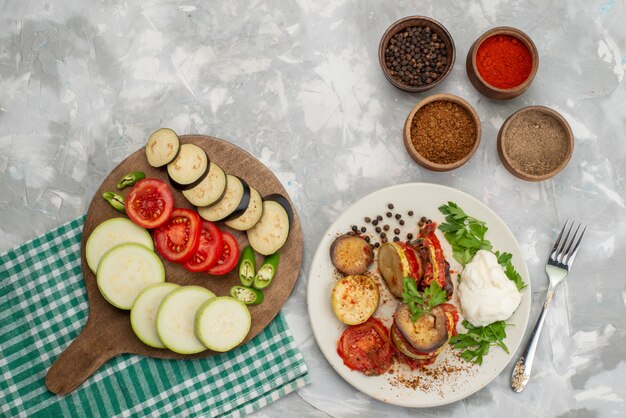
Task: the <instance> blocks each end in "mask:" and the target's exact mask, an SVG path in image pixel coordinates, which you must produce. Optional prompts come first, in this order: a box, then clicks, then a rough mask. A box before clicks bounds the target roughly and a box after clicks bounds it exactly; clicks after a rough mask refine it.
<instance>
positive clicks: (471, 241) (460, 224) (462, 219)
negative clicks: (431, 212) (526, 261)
mask: <svg viewBox="0 0 626 418" xmlns="http://www.w3.org/2000/svg"><path fill="white" fill-rule="evenodd" d="M439 211H440V212H441V213H442V214H443V215H444V216H445V217H446V222H444V223H442V224H441V225H439V230H441V232H443V235H444V236H445V237H446V240H447V241H448V242H449V243H450V246H451V247H452V255H453V257H454V258H455V259H456V261H458V262H459V263H461V265H462V266H463V267H465V265H466V264H467V263H469V262H470V261H472V259H473V258H474V256H475V255H476V253H477V252H478V251H479V250H487V251H493V245H491V242H490V241H489V240H487V239H486V238H485V234H486V233H487V224H486V223H485V222H484V221H481V220H478V219H476V218H474V217H472V216H469V215H468V214H467V213H465V211H464V210H463V209H461V208H460V207H459V206H458V205H457V204H456V203H454V202H448V204H447V205H442V206H440V207H439ZM494 254H495V255H496V257H497V258H498V264H500V265H501V266H502V267H503V269H504V274H506V277H508V278H509V280H512V281H513V282H514V283H515V286H517V290H522V289H523V288H524V287H526V285H525V284H524V280H522V276H520V274H519V273H518V272H517V271H516V270H515V267H513V263H512V262H511V258H512V257H513V256H512V255H511V254H510V253H501V252H499V251H495V252H494Z"/></svg>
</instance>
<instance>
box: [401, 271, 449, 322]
mask: <svg viewBox="0 0 626 418" xmlns="http://www.w3.org/2000/svg"><path fill="white" fill-rule="evenodd" d="M446 300H447V294H446V291H445V290H443V289H442V288H441V286H439V284H438V283H437V282H436V281H435V280H433V281H432V282H430V286H428V287H427V288H425V289H424V291H423V292H420V291H419V290H417V283H415V280H413V279H412V278H410V277H404V278H403V279H402V302H404V303H405V304H406V305H407V306H408V307H409V311H410V312H411V321H413V322H415V321H417V318H419V317H420V316H422V315H423V314H425V313H428V312H430V311H431V310H432V309H433V308H434V307H435V306H437V305H441V304H442V303H444V302H445V301H446Z"/></svg>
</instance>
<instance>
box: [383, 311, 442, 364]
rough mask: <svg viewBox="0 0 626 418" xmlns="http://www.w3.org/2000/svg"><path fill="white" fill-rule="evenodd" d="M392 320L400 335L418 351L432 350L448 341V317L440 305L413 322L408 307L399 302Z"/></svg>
mask: <svg viewBox="0 0 626 418" xmlns="http://www.w3.org/2000/svg"><path fill="white" fill-rule="evenodd" d="M394 322H395V324H396V325H397V326H398V329H399V330H400V332H401V333H402V336H403V337H404V338H406V340H407V341H408V342H409V344H411V346H412V347H413V348H414V349H415V350H417V351H419V352H422V353H430V352H433V351H435V350H437V349H438V348H440V347H441V346H442V345H444V344H445V343H446V342H447V341H448V318H447V316H446V312H445V310H444V309H443V308H442V307H441V305H439V306H435V307H434V308H433V309H432V310H431V311H430V313H425V314H423V315H422V316H420V317H419V318H417V321H415V322H413V321H412V320H411V312H410V311H409V307H408V306H407V305H406V304H404V303H401V304H400V305H398V308H397V309H396V313H395V314H394Z"/></svg>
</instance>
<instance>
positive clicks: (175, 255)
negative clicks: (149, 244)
mask: <svg viewBox="0 0 626 418" xmlns="http://www.w3.org/2000/svg"><path fill="white" fill-rule="evenodd" d="M201 232H202V220H201V219H200V216H199V215H198V214H197V213H196V212H195V211H193V210H189V209H180V208H177V209H174V211H173V212H172V216H171V217H170V218H169V219H168V220H167V222H166V223H165V224H163V225H161V226H160V227H158V228H157V229H155V230H154V244H155V246H156V249H157V251H158V252H159V254H161V255H162V256H163V257H164V258H165V259H167V260H169V261H173V262H175V263H182V262H184V261H187V260H188V259H190V258H191V257H193V255H194V254H195V253H196V251H198V246H199V245H200V233H201Z"/></svg>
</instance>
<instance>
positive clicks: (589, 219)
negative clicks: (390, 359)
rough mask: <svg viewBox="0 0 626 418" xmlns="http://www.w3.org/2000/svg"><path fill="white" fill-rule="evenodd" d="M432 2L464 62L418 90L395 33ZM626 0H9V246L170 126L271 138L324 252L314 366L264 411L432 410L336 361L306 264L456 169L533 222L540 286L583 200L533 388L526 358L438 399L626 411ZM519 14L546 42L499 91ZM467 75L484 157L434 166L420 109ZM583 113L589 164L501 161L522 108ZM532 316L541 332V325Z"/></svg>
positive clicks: (300, 326)
mask: <svg viewBox="0 0 626 418" xmlns="http://www.w3.org/2000/svg"><path fill="white" fill-rule="evenodd" d="M413 14H423V15H427V16H430V17H433V18H435V19H437V20H439V21H441V22H442V23H443V24H444V25H445V26H446V27H447V28H448V30H449V31H450V33H451V34H452V36H453V38H454V41H455V43H456V46H457V61H456V64H455V66H454V68H453V70H452V73H451V74H450V76H449V78H448V79H446V80H445V81H444V82H443V83H441V84H440V85H439V86H438V87H437V88H435V89H434V90H431V91H429V92H426V93H422V94H411V93H405V92H402V91H399V90H397V89H396V88H394V87H393V86H392V85H391V84H389V83H388V82H387V81H386V80H385V78H384V76H383V74H382V72H381V70H380V68H379V66H378V61H377V48H378V42H379V39H380V36H381V35H382V33H383V32H384V30H385V29H386V28H387V27H388V25H389V24H391V23H392V22H393V21H395V20H396V19H398V18H401V17H404V16H407V15H413ZM624 22H626V6H625V4H624V1H623V0H621V1H620V0H601V1H584V0H577V1H568V2H565V1H560V2H556V1H555V2H544V1H538V0H537V1H524V2H522V1H517V2H516V1H508V2H507V1H502V0H483V1H480V2H466V1H461V0H458V1H443V0H441V1H424V2H414V1H398V2H389V1H374V0H369V1H340V0H337V1H308V0H298V1H295V2H290V3H286V2H282V1H278V0H274V1H268V0H257V1H241V0H235V1H211V2H201V1H199V0H189V1H184V2H172V1H142V2H136V1H125V0H113V1H109V2H105V3H100V2H87V1H78V0H70V1H64V2H46V1H37V0H0V24H1V27H2V31H1V33H0V127H1V128H2V129H1V130H0V150H1V151H2V152H1V153H0V214H1V216H0V234H1V237H2V240H0V250H6V249H9V248H12V247H14V246H17V245H19V244H21V243H23V242H25V241H26V240H28V239H29V238H32V237H34V236H37V235H39V234H42V233H44V232H46V231H47V230H50V229H52V228H54V227H56V226H58V225H60V224H61V223H64V222H65V221H68V220H70V219H73V218H75V217H77V216H80V215H81V214H83V213H84V212H85V211H86V209H87V207H88V204H89V202H90V200H91V198H92V197H93V193H94V192H95V190H96V189H97V187H98V186H99V184H100V182H101V181H102V179H104V178H105V176H106V175H107V174H108V172H109V171H110V170H111V169H112V168H113V167H114V166H115V165H116V164H117V163H118V162H119V161H121V160H122V159H124V158H125V157H126V156H128V155H130V154H131V153H132V152H133V151H135V150H136V149H138V148H140V147H141V146H142V145H143V144H144V143H145V141H146V139H147V137H148V135H149V134H150V133H151V132H152V131H154V130H155V129H156V128H158V127H161V126H168V127H171V128H173V129H174V130H176V131H177V132H178V133H181V134H182V133H199V134H208V135H213V136H217V137H220V138H223V139H226V140H230V141H232V142H233V143H235V144H237V145H239V146H241V147H243V148H245V149H246V150H248V151H250V152H252V153H253V154H254V155H256V156H257V157H258V158H259V159H261V161H263V162H264V163H265V164H266V165H267V166H268V167H270V168H271V169H272V170H273V171H274V172H275V173H276V174H277V176H278V177H279V179H280V180H281V181H282V182H283V184H284V185H285V187H286V188H287V190H288V192H289V193H290V195H291V197H292V199H293V200H294V202H295V204H296V206H297V210H298V212H299V214H300V217H301V220H302V224H303V232H304V247H305V248H304V250H305V256H304V262H303V268H302V273H301V275H300V279H299V281H298V284H297V287H296V289H295V290H294V293H293V295H292V297H291V298H290V300H289V301H288V303H287V305H286V307H285V310H284V311H285V313H286V316H287V319H288V322H289V325H290V327H291V329H292V331H293V333H294V334H295V337H296V341H297V343H298V345H299V346H300V348H301V350H302V351H303V353H304V356H305V359H306V361H307V364H308V365H309V368H310V369H311V375H312V384H311V385H309V386H307V387H305V388H303V389H301V390H300V391H299V392H298V393H297V394H292V395H290V396H288V397H286V398H285V399H281V400H280V401H278V402H276V403H274V404H271V405H270V406H268V407H266V408H264V409H262V410H261V411H259V412H258V414H257V415H259V416H276V415H278V414H283V415H286V416H295V415H310V416H348V415H354V414H359V415H362V416H381V415H394V416H413V415H414V414H415V411H412V410H408V409H403V408H399V407H391V406H388V405H385V404H383V403H380V402H378V401H374V400H373V399H371V398H369V397H367V396H365V395H362V394H360V393H359V392H357V391H355V390H354V389H353V388H352V387H351V386H349V385H348V384H347V383H345V382H343V380H342V379H341V378H339V376H337V375H336V374H335V372H334V371H333V370H332V369H331V368H330V366H329V365H328V364H327V363H326V361H325V360H324V359H323V357H322V355H321V353H320V351H319V350H318V348H317V346H316V344H315V341H314V339H313V338H312V335H311V328H310V325H309V321H308V318H307V315H306V303H305V297H306V294H305V293H306V292H305V289H306V285H307V277H306V274H305V273H306V272H308V269H309V267H310V264H311V258H312V255H313V251H314V249H315V247H316V246H317V243H318V241H319V240H320V239H321V237H322V234H323V232H324V231H325V230H326V228H327V227H328V226H329V225H330V224H331V223H332V222H333V221H334V219H335V217H336V216H337V215H338V214H339V213H341V212H342V211H343V210H344V209H346V208H347V207H348V206H349V205H350V204H351V203H352V202H354V201H356V200H357V199H358V198H360V197H362V196H364V195H366V194H368V193H369V192H372V191H374V190H377V189H379V188H381V187H385V186H389V185H393V184H398V183H405V182H414V181H421V182H433V183H439V184H444V185H449V186H453V187H455V188H458V189H460V190H463V191H465V192H467V193H469V194H471V195H473V196H475V197H476V198H478V199H480V200H481V201H483V202H484V203H485V204H487V205H488V206H489V207H490V208H492V209H493V210H494V211H495V212H496V213H498V215H499V216H500V217H502V218H503V219H504V221H505V222H506V223H507V224H508V225H509V227H510V228H511V229H512V231H513V233H514V234H515V235H516V237H517V239H518V241H519V242H520V245H521V247H522V250H523V252H524V255H525V257H526V261H527V263H528V266H529V270H530V275H531V280H532V288H533V303H532V307H533V310H532V312H531V321H532V320H534V318H535V317H536V315H537V313H538V307H539V306H540V304H541V300H542V298H543V294H544V292H545V290H546V288H547V279H546V277H545V275H544V273H543V263H544V262H545V259H546V255H547V252H548V248H549V247H550V245H551V243H552V241H553V240H554V237H555V235H556V231H557V230H558V229H559V228H560V226H561V225H562V224H563V222H564V221H565V219H566V218H575V219H580V220H582V221H584V222H586V223H588V224H589V225H590V229H589V231H588V233H587V236H586V239H585V241H584V243H583V247H582V249H581V251H580V253H579V256H578V258H577V260H576V265H575V267H574V270H573V273H572V275H571V276H570V278H568V279H567V282H566V283H565V285H564V286H563V287H562V288H560V289H559V290H558V291H557V294H556V297H555V300H554V303H553V307H552V308H553V309H552V310H551V312H550V313H549V315H548V318H547V323H546V327H545V328H544V334H543V336H542V339H541V342H540V344H539V355H538V358H537V360H536V364H535V371H534V375H533V378H532V381H531V382H530V384H529V386H528V388H527V389H526V391H525V392H523V393H522V394H514V393H513V392H512V391H511V390H510V389H509V373H510V366H509V368H507V369H506V370H505V372H503V373H502V374H501V375H500V376H499V377H498V378H497V379H496V380H494V381H493V382H492V383H491V384H490V385H488V386H487V387H486V388H485V389H483V390H482V391H480V392H479V393H477V394H476V395H474V396H472V397H470V398H468V399H466V400H464V401H462V402H460V403H456V404H453V405H449V406H445V407H441V408H436V409H431V410H424V411H419V414H421V415H423V416H455V417H473V416H494V415H502V414H506V415H507V416H509V417H525V416H560V417H596V416H619V415H622V414H623V408H624V404H625V402H624V397H625V396H626V389H625V387H624V384H623V382H624V381H626V363H625V362H624V360H625V352H626V350H625V348H624V347H625V346H626V329H625V326H626V319H625V318H626V288H625V281H624V271H625V269H626V261H625V260H626V258H624V257H623V256H622V253H623V252H624V249H625V248H624V246H625V244H626V239H625V237H626V223H625V222H624V220H625V219H626V217H625V214H626V210H625V203H624V199H625V198H624V196H625V194H626V193H625V191H626V190H625V186H624V181H625V176H626V168H625V167H626V145H625V142H624V135H623V131H624V127H625V126H626V110H625V105H624V103H626V88H625V82H624V71H625V68H626V57H625V55H624V51H625V50H626V29H625V25H624ZM500 25H510V26H515V27H518V28H520V29H522V30H524V31H525V32H526V33H528V34H529V35H530V36H531V37H532V38H533V40H534V42H535V43H536V45H537V47H538V49H539V54H540V64H539V71H538V73H537V76H536V78H535V80H534V83H533V85H532V86H531V88H530V89H529V90H528V91H527V92H526V93H525V94H524V95H523V96H521V97H519V98H517V99H514V100H512V101H509V102H504V103H502V102H494V101H491V100H488V99H486V98H484V97H482V96H480V95H479V94H478V93H477V92H476V91H475V90H474V89H473V87H472V86H471V84H470V83H469V81H468V79H467V76H466V74H465V68H464V64H465V55H466V53H467V50H468V49H469V47H470V45H471V43H472V42H473V41H474V40H475V39H476V38H477V37H478V36H480V34H482V33H483V32H484V31H486V30H487V29H489V28H491V27H494V26H500ZM440 92H446V93H452V94H457V95H459V96H461V97H463V98H465V99H466V100H467V101H469V102H470V103H471V104H472V105H473V106H474V107H475V108H476V110H477V112H478V114H479V116H480V117H481V120H482V127H483V137H482V143H481V145H480V148H479V149H478V151H477V153H476V154H475V155H474V156H473V157H472V159H471V160H470V161H469V162H468V163H467V164H466V165H465V166H463V167H462V168H460V169H458V170H456V171H453V172H450V173H433V172H428V171H426V170H424V169H422V168H420V167H418V166H416V165H415V164H414V163H413V161H412V160H411V159H410V158H409V157H408V155H407V154H406V152H405V151H404V148H403V145H402V125H403V123H404V119H405V118H406V115H407V114H408V113H409V111H410V109H411V107H412V106H413V105H414V104H415V103H416V102H417V101H418V100H420V99H421V98H424V97H426V96H427V95H429V94H432V93H440ZM531 104H541V105H546V106H549V107H552V108H554V109H556V110H558V111H559V112H561V113H562V114H563V115H564V116H565V118H566V119H567V120H568V121H569V123H570V124H571V126H572V129H573V131H574V134H575V136H576V146H575V151H574V154H573V156H572V159H571V161H570V163H569V165H568V166H567V167H566V168H565V170H564V171H563V172H561V173H560V174H559V175H558V176H556V177H555V178H553V179H551V180H549V181H546V182H542V183H538V184H536V183H527V182H523V181H521V180H518V179H517V178H514V177H512V176H511V175H510V174H509V173H508V172H507V171H506V170H505V169H504V168H503V167H502V165H501V164H500V162H499V160H498V156H497V152H496V147H495V140H496V135H497V131H498V129H499V127H500V126H501V124H502V122H503V121H504V120H505V119H506V117H508V116H509V115H510V114H511V113H513V112H514V111H515V110H517V109H520V108H522V107H524V106H527V105H531ZM527 335H528V332H527Z"/></svg>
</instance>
